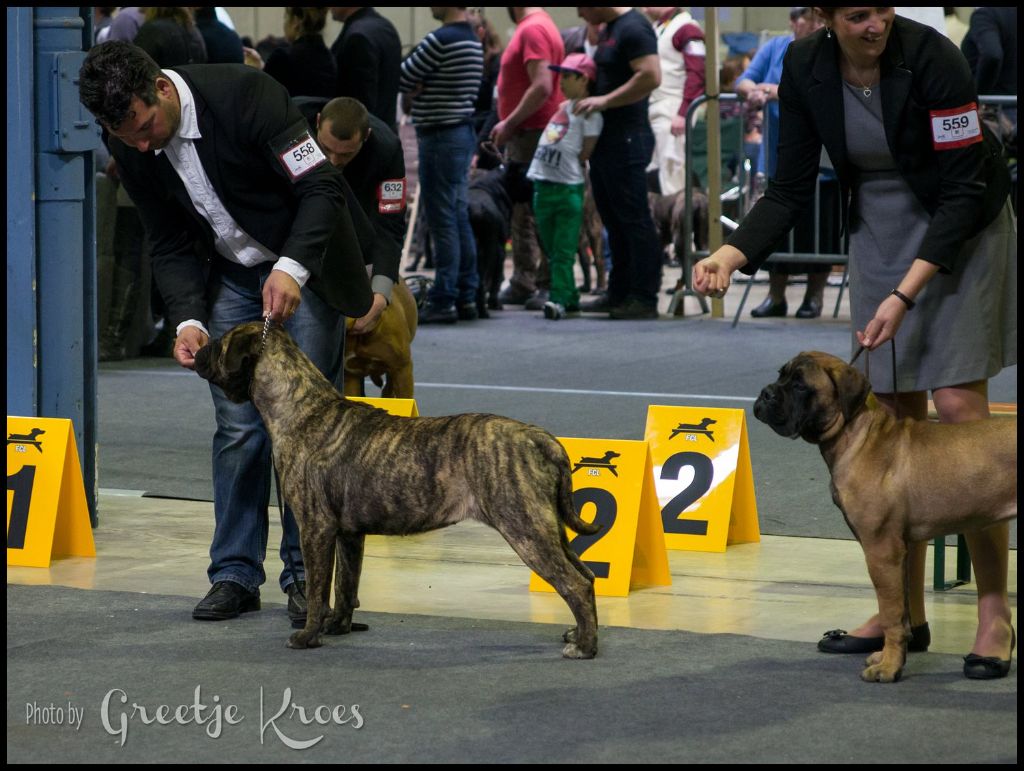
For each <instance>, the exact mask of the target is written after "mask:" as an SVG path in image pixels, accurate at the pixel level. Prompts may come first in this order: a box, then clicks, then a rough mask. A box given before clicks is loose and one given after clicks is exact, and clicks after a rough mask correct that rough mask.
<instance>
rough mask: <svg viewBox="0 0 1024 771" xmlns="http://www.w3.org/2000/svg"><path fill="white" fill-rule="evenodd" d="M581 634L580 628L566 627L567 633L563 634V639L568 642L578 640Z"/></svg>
mask: <svg viewBox="0 0 1024 771" xmlns="http://www.w3.org/2000/svg"><path fill="white" fill-rule="evenodd" d="M578 636H579V629H578V628H576V627H573V628H572V629H566V630H565V634H563V635H562V640H564V641H565V642H567V643H574V642H576V638H577V637H578Z"/></svg>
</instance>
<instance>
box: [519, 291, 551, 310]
mask: <svg viewBox="0 0 1024 771" xmlns="http://www.w3.org/2000/svg"><path fill="white" fill-rule="evenodd" d="M550 297H551V293H550V292H549V291H548V290H547V289H538V290H537V291H536V292H534V293H533V294H532V295H530V297H529V299H527V301H526V302H524V303H523V310H528V311H542V310H544V303H546V302H547V301H548V300H549V299H550Z"/></svg>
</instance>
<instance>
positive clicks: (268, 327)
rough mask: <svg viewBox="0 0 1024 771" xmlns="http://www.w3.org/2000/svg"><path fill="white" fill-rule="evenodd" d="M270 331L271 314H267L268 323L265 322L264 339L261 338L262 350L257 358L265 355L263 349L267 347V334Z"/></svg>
mask: <svg viewBox="0 0 1024 771" xmlns="http://www.w3.org/2000/svg"><path fill="white" fill-rule="evenodd" d="M269 331H270V314H267V319H266V321H264V322H263V337H261V338H260V350H259V353H258V354H257V356H256V357H257V358H259V357H260V356H262V355H263V349H264V348H266V347H267V333H268V332H269Z"/></svg>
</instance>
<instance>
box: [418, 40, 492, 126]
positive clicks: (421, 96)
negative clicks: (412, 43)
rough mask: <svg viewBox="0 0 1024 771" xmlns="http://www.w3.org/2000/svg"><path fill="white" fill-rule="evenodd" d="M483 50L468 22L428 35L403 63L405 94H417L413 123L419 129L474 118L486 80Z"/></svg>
mask: <svg viewBox="0 0 1024 771" xmlns="http://www.w3.org/2000/svg"><path fill="white" fill-rule="evenodd" d="M483 69H484V52H483V46H481V45H480V41H479V40H478V39H477V37H476V34H474V32H473V29H472V27H470V25H469V23H468V22H455V23H453V24H445V25H444V26H443V27H439V28H438V29H436V30H434V31H433V32H431V33H429V34H428V35H427V36H426V37H425V38H423V40H421V41H420V43H419V45H417V46H416V48H415V49H413V52H412V53H411V54H409V55H408V56H407V57H406V58H405V61H403V62H402V79H401V81H400V83H399V89H400V90H401V91H402V93H408V92H409V91H414V90H415V89H416V88H417V86H420V85H422V86H423V90H422V91H420V92H419V93H418V94H417V95H416V96H414V97H413V99H412V120H413V123H415V124H416V125H418V126H445V125H456V124H458V123H464V122H467V121H469V120H470V119H471V118H472V117H473V103H474V102H475V101H476V97H477V93H478V92H479V90H480V81H481V79H482V78H483Z"/></svg>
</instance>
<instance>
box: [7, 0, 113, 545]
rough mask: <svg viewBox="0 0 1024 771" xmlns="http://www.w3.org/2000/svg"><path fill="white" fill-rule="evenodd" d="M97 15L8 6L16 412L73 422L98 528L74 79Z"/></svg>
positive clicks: (84, 156)
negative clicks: (88, 15)
mask: <svg viewBox="0 0 1024 771" xmlns="http://www.w3.org/2000/svg"><path fill="white" fill-rule="evenodd" d="M88 13H89V9H87V8H65V7H54V8H44V7H35V8H8V9H7V45H8V52H7V65H8V86H7V122H8V126H7V131H8V139H7V162H8V182H7V190H8V232H7V277H8V284H7V300H8V306H7V321H8V327H7V351H8V354H7V355H8V361H7V365H8V375H7V412H8V414H21V415H38V416H41V417H60V418H70V419H71V420H72V422H73V424H74V427H75V441H76V444H77V445H78V451H79V456H80V460H81V462H82V467H83V468H82V473H83V478H84V480H85V488H86V499H87V500H88V502H89V509H90V514H91V516H92V520H93V524H94V525H95V524H96V439H97V431H96V368H97V365H96V361H97V357H96V237H95V221H96V215H95V205H94V201H95V193H94V173H93V154H92V151H93V150H94V149H95V148H96V147H98V146H99V129H98V127H97V126H96V124H95V122H94V121H93V119H92V117H91V116H90V115H89V114H88V113H87V112H86V111H85V110H84V109H83V108H82V107H81V106H80V104H79V102H78V86H77V81H78V70H79V68H80V67H81V65H82V61H83V60H84V59H85V51H86V49H87V48H88V47H89V42H90V41H89V38H91V27H92V25H91V19H90V18H89V17H87V16H84V15H83V14H88ZM15 124H16V125H15ZM12 137H13V140H12ZM12 142H13V144H12ZM33 198H34V206H33ZM33 208H34V211H32V209H33Z"/></svg>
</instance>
